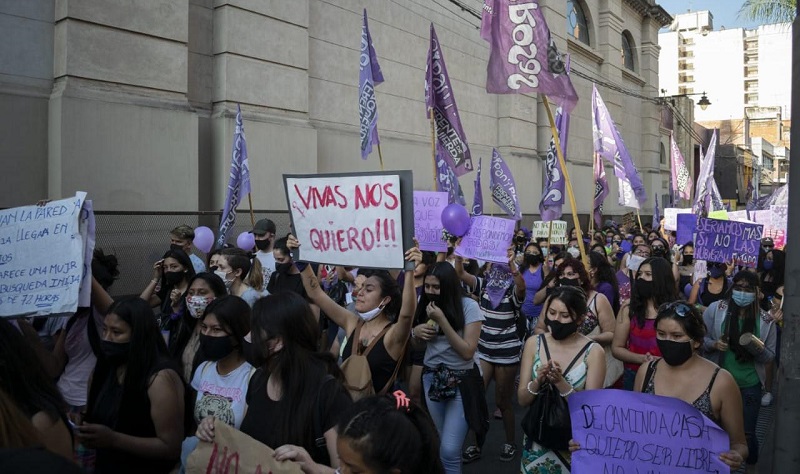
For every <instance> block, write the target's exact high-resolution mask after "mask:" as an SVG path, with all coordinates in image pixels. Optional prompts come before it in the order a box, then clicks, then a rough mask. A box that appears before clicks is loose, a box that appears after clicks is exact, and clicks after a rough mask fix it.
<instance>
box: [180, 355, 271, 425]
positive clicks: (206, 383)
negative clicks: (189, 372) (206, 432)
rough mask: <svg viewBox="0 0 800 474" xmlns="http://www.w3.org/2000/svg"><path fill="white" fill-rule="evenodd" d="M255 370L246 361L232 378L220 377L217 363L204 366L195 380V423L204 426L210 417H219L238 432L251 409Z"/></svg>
mask: <svg viewBox="0 0 800 474" xmlns="http://www.w3.org/2000/svg"><path fill="white" fill-rule="evenodd" d="M255 370H256V369H255V368H253V366H252V365H250V364H249V363H247V362H245V363H243V364H242V365H241V366H240V367H239V368H238V369H236V370H234V371H233V372H231V373H229V374H228V375H220V374H219V372H217V363H216V362H210V361H206V362H203V363H202V364H200V365H199V366H198V367H197V370H196V371H195V373H194V378H193V379H192V388H194V389H195V390H197V399H196V400H195V404H194V419H195V421H196V422H197V423H200V421H202V420H203V418H205V417H207V416H215V417H216V418H217V419H219V420H220V421H222V422H224V423H225V424H227V425H229V426H232V427H234V428H236V429H237V430H238V429H239V426H240V425H241V424H242V420H243V419H244V412H245V409H246V408H247V400H246V397H247V386H248V385H249V384H250V377H251V376H252V375H253V372H255Z"/></svg>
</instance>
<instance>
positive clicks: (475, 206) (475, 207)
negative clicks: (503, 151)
mask: <svg viewBox="0 0 800 474" xmlns="http://www.w3.org/2000/svg"><path fill="white" fill-rule="evenodd" d="M481 164H483V158H478V174H477V175H476V176H475V197H474V198H473V199H472V215H473V216H480V215H483V191H482V190H481Z"/></svg>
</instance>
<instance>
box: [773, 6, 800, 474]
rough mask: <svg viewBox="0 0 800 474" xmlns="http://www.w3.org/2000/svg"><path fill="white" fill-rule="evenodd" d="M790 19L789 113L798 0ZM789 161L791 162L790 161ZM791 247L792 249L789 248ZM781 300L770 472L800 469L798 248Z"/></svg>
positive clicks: (797, 90) (795, 158)
mask: <svg viewBox="0 0 800 474" xmlns="http://www.w3.org/2000/svg"><path fill="white" fill-rule="evenodd" d="M797 6H798V10H797V12H796V15H795V19H794V22H792V114H793V115H800V3H798V5H797ZM789 143H790V146H791V155H790V157H791V162H794V164H790V165H789V174H790V177H789V180H788V183H787V184H789V183H791V184H790V185H789V208H790V209H793V210H795V211H797V210H800V127H792V131H791V135H790V137H789ZM791 162H790V163H791ZM789 238H794V239H800V212H789V224H788V229H787V236H786V241H787V242H788V241H789ZM791 248H794V249H795V250H794V251H792V250H791ZM787 249H789V251H788V252H787V254H786V278H785V284H784V296H785V298H787V300H786V301H784V302H783V311H784V316H783V321H784V322H783V333H782V335H781V336H782V337H781V361H780V363H781V365H780V369H779V370H778V383H779V392H778V405H777V408H776V410H775V426H774V428H773V429H774V435H775V437H774V439H775V446H774V449H773V452H772V472H773V473H775V474H783V473H793V474H794V473H798V472H800V450H798V446H800V396H798V394H800V250H798V247H797V246H792V247H788V246H787Z"/></svg>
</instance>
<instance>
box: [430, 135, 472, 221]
mask: <svg viewBox="0 0 800 474" xmlns="http://www.w3.org/2000/svg"><path fill="white" fill-rule="evenodd" d="M446 154H447V152H445V151H443V150H442V149H441V147H440V146H438V145H437V146H436V174H438V176H437V177H436V190H437V191H441V192H443V193H447V201H448V202H449V203H450V204H452V203H454V202H455V203H458V204H461V205H462V206H466V205H467V200H466V199H465V198H464V192H463V191H461V184H460V183H459V182H458V176H456V174H455V172H453V168H451V167H450V164H449V163H448V162H447V160H446V159H445V158H444V156H445V155H446Z"/></svg>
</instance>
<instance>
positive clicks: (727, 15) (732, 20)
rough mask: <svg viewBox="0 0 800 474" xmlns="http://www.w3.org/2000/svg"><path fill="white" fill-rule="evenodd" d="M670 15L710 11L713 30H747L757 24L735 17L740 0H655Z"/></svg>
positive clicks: (740, 3) (740, 5)
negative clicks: (723, 28) (722, 28)
mask: <svg viewBox="0 0 800 474" xmlns="http://www.w3.org/2000/svg"><path fill="white" fill-rule="evenodd" d="M656 3H658V4H659V5H661V6H662V7H664V10H666V11H667V12H669V14H670V15H672V16H675V15H676V14H679V13H686V11H687V10H690V9H691V10H692V11H698V10H710V11H711V14H712V15H714V29H715V30H719V29H720V28H721V27H722V26H724V27H725V28H728V29H730V28H748V29H752V28H755V27H756V26H758V23H757V22H751V21H745V20H743V19H739V18H738V17H737V15H738V13H739V9H740V8H741V7H742V3H744V2H742V0H656Z"/></svg>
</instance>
